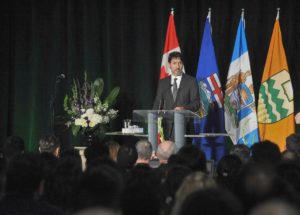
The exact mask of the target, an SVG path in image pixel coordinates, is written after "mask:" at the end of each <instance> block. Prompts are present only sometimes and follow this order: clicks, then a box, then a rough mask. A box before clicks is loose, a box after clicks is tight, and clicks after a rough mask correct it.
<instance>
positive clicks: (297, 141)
mask: <svg viewBox="0 0 300 215" xmlns="http://www.w3.org/2000/svg"><path fill="white" fill-rule="evenodd" d="M286 149H287V150H288V151H295V152H297V153H300V134H291V135H289V136H288V137H287V138H286Z"/></svg>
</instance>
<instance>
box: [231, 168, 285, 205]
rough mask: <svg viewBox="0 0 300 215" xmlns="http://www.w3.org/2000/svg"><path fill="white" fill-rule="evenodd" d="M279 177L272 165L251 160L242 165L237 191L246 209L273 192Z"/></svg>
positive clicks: (236, 186)
mask: <svg viewBox="0 0 300 215" xmlns="http://www.w3.org/2000/svg"><path fill="white" fill-rule="evenodd" d="M277 179H278V178H277V174H276V171H275V169H274V167H273V166H272V165H265V164H260V163H256V162H249V163H247V164H246V165H244V166H242V168H241V171H240V172H239V174H238V176H237V181H236V183H235V193H236V194H237V196H238V197H239V199H240V200H241V202H242V203H243V204H244V207H245V209H246V210H249V209H250V208H252V207H253V206H255V205H257V204H258V203H260V202H261V201H265V200H266V199H267V198H268V197H269V196H270V195H271V194H272V192H273V190H274V188H276V183H277V181H278V180H277ZM280 189H283V187H282V188H280Z"/></svg>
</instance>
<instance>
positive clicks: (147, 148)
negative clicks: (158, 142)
mask: <svg viewBox="0 0 300 215" xmlns="http://www.w3.org/2000/svg"><path fill="white" fill-rule="evenodd" d="M135 147H136V150H137V153H138V159H142V160H150V158H151V155H152V145H151V143H150V142H149V141H148V140H146V139H144V140H139V141H138V142H137V143H136V145H135Z"/></svg>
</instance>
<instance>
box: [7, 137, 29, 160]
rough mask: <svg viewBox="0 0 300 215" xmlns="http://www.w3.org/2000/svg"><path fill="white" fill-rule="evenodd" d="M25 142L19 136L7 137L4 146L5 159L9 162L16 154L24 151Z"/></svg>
mask: <svg viewBox="0 0 300 215" xmlns="http://www.w3.org/2000/svg"><path fill="white" fill-rule="evenodd" d="M24 151H25V143H24V140H23V139H22V138H21V137H19V136H10V137H8V138H6V140H5V141H4V143H3V146H2V152H3V154H4V157H5V159H6V160H7V161H8V162H9V161H10V160H11V159H12V158H13V157H14V156H16V155H19V154H22V153H24Z"/></svg>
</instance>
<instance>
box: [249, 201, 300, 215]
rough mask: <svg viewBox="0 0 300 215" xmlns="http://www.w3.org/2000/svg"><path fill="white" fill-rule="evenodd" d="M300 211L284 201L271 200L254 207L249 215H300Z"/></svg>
mask: <svg viewBox="0 0 300 215" xmlns="http://www.w3.org/2000/svg"><path fill="white" fill-rule="evenodd" d="M298 214H300V211H299V209H298V208H297V207H295V206H294V205H292V204H290V203H288V202H286V201H282V200H270V201H267V202H263V203H262V204H260V205H258V206H256V207H254V208H253V209H252V210H251V212H250V213H249V215H298Z"/></svg>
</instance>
